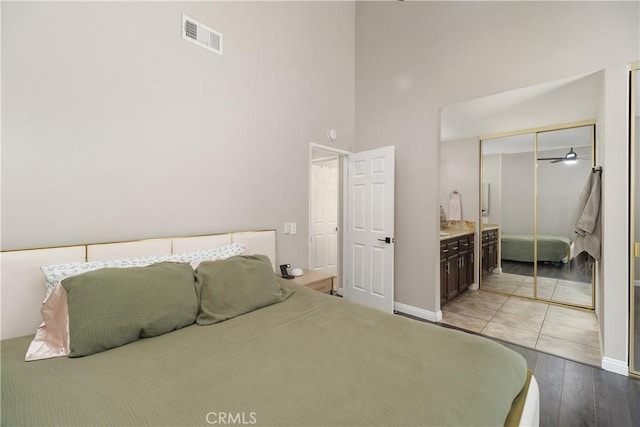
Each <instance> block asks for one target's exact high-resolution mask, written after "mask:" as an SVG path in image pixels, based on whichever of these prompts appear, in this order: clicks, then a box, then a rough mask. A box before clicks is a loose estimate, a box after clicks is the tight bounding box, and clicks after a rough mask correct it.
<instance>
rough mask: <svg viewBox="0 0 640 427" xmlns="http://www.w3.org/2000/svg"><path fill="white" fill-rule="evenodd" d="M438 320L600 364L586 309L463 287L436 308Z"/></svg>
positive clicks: (596, 339) (591, 318)
mask: <svg viewBox="0 0 640 427" xmlns="http://www.w3.org/2000/svg"><path fill="white" fill-rule="evenodd" d="M503 275H504V274H503ZM518 286H519V285H515V287H514V291H516V290H517V288H518ZM440 323H444V324H447V325H450V326H455V327H458V328H461V329H466V330H469V331H472V332H476V333H479V334H481V335H486V336H490V337H493V338H498V339H501V340H504V341H508V342H512V343H514V344H519V345H522V346H525V347H529V348H533V349H536V350H540V351H543V352H546V353H549V354H553V355H557V356H560V357H564V358H566V359H570V360H575V361H577V362H581V363H586V364H589V365H593V366H598V367H599V366H600V365H601V359H602V357H601V354H600V337H599V333H598V323H597V321H596V316H595V314H594V313H593V312H592V311H588V310H581V309H575V308H570V307H561V306H557V305H552V304H547V303H545V302H541V301H534V300H529V299H525V298H521V297H519V296H517V295H503V294H499V293H496V292H491V291H486V290H478V291H472V290H468V291H466V292H464V293H463V294H462V295H460V296H459V297H457V298H455V299H454V300H452V301H450V302H449V303H448V304H446V305H444V306H443V307H442V320H441V321H440Z"/></svg>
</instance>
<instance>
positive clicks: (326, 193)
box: [310, 158, 338, 276]
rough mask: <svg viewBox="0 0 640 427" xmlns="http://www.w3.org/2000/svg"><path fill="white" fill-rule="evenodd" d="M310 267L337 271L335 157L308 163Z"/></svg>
mask: <svg viewBox="0 0 640 427" xmlns="http://www.w3.org/2000/svg"><path fill="white" fill-rule="evenodd" d="M310 249H311V266H310V267H311V269H312V270H315V271H320V272H323V273H327V274H331V275H333V276H336V275H337V274H338V159H337V158H335V159H331V160H326V161H322V162H319V163H314V164H312V165H311V246H310Z"/></svg>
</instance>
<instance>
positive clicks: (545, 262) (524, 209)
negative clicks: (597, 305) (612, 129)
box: [480, 123, 595, 308]
mask: <svg viewBox="0 0 640 427" xmlns="http://www.w3.org/2000/svg"><path fill="white" fill-rule="evenodd" d="M594 135H595V126H594V125H593V124H592V123H580V124H573V125H566V126H555V127H551V128H545V129H539V130H535V131H532V132H529V133H523V134H512V135H507V136H502V137H496V138H484V139H482V141H481V147H482V167H481V173H482V177H481V180H482V181H481V182H483V183H488V184H489V185H490V187H491V192H490V193H489V195H488V197H489V200H490V205H491V207H492V208H491V211H490V212H489V214H488V215H487V216H482V220H483V227H482V228H483V232H482V233H483V234H482V242H483V245H484V244H485V242H489V243H488V244H489V246H490V250H489V251H484V250H483V251H481V252H480V254H481V256H482V257H483V260H482V263H481V265H482V266H483V267H482V268H483V271H482V274H481V276H480V288H481V289H485V290H493V291H498V292H502V293H506V294H510V295H518V296H524V297H529V298H535V299H541V300H546V301H553V302H557V303H561V304H568V305H573V306H579V307H584V308H593V307H594V290H593V288H594V286H593V267H592V264H588V263H580V262H578V260H577V259H576V258H575V257H574V255H575V253H574V247H575V233H574V229H575V213H576V206H577V204H578V198H579V196H580V193H581V191H582V188H583V186H584V184H585V182H586V180H587V179H588V178H590V175H591V174H592V173H593V172H592V166H593V151H594ZM481 192H484V186H482V190H481ZM481 197H483V198H484V197H485V195H484V194H483V195H482V196H481ZM491 230H496V231H497V233H492V232H491ZM493 234H497V236H496V238H495V239H494V240H495V242H494V243H493V244H491V243H490V242H491V240H492V238H493ZM493 253H497V257H495V256H494V255H493ZM485 258H488V260H487V259H485ZM494 258H497V260H494Z"/></svg>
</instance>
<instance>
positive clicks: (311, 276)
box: [291, 270, 335, 286]
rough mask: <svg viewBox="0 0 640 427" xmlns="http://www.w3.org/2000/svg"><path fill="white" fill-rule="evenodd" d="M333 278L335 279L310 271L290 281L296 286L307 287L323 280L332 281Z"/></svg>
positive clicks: (325, 274)
mask: <svg viewBox="0 0 640 427" xmlns="http://www.w3.org/2000/svg"><path fill="white" fill-rule="evenodd" d="M333 277H335V276H334V275H333V274H327V273H320V272H318V271H312V270H304V274H303V275H302V276H298V277H294V278H293V279H291V280H292V281H293V282H296V283H297V284H298V285H302V286H307V285H312V284H314V283H317V282H321V281H323V280H327V279H332V278H333Z"/></svg>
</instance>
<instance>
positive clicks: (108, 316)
mask: <svg viewBox="0 0 640 427" xmlns="http://www.w3.org/2000/svg"><path fill="white" fill-rule="evenodd" d="M62 286H63V287H64V289H65V291H66V292H67V304H68V310H69V341H70V346H69V347H70V353H69V357H79V356H86V355H89V354H93V353H98V352H101V351H104V350H108V349H110V348H113V347H118V346H121V345H124V344H127V343H130V342H133V341H136V340H138V339H140V338H146V337H153V336H157V335H161V334H164V333H167V332H170V331H173V330H175V329H180V328H183V327H185V326H188V325H191V324H193V323H194V322H195V320H196V316H197V315H198V297H197V295H196V291H195V274H194V271H193V268H191V265H189V264H186V263H174V262H164V263H160V264H154V265H150V266H147V267H131V268H103V269H100V270H95V271H91V272H88V273H84V274H80V275H78V276H73V277H68V278H66V279H64V280H63V281H62Z"/></svg>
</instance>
